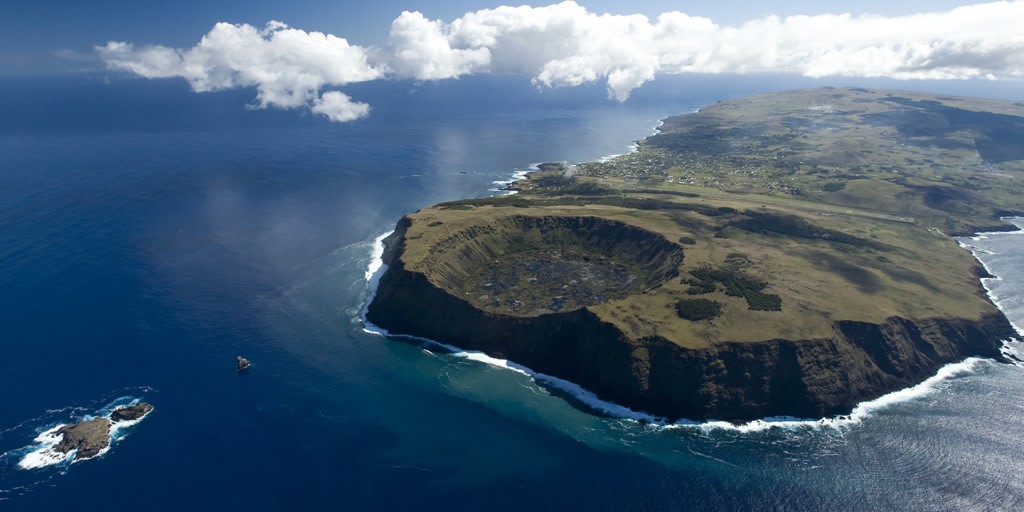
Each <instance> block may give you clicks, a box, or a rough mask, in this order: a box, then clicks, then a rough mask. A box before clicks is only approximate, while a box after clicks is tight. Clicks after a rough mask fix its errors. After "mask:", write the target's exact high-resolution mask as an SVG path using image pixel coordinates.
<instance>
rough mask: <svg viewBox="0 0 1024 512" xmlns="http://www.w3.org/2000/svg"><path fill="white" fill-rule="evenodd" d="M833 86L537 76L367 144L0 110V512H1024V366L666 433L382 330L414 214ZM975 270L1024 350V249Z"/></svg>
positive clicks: (127, 114) (381, 112)
mask: <svg viewBox="0 0 1024 512" xmlns="http://www.w3.org/2000/svg"><path fill="white" fill-rule="evenodd" d="M814 85H842V84H823V83H819V82H811V81H806V80H796V79H782V78H777V77H758V78H755V79H737V78H735V77H732V78H730V77H722V78H699V77H697V78H693V77H691V78H678V79H666V80H659V81H658V82H656V83H653V84H649V85H648V86H645V87H644V88H643V89H640V90H638V91H637V92H636V93H635V94H634V97H633V98H632V99H631V100H630V101H629V102H627V103H624V104H619V103H614V102H609V101H607V99H606V94H605V91H604V90H603V88H601V87H600V86H593V87H583V88H577V89H557V90H543V91H538V90H536V89H535V88H534V87H533V86H531V85H530V84H529V81H528V80H526V79H523V78H519V77H477V78H471V79H466V80H461V81H449V82H439V83H419V84H417V83H405V82H382V83H373V84H362V85H360V86H358V87H353V88H351V89H350V90H347V92H348V93H350V94H351V95H352V96H353V97H355V98H356V99H359V100H362V101H368V102H369V103H370V104H371V105H372V106H373V112H372V115H371V117H370V118H368V119H365V120H361V121H359V122H356V123H352V124H348V125H336V124H330V123H328V122H326V121H325V120H323V119H322V118H318V117H315V116H311V115H308V114H302V113H299V112H282V111H260V110H251V109H245V108H244V105H246V104H248V103H251V102H252V98H253V92H252V91H235V92H227V93H218V94H204V95H196V94H192V93H190V92H188V90H187V88H186V86H185V85H184V84H182V83H178V82H174V81H143V80H125V79H120V78H118V77H104V76H75V77H62V78H45V79H8V80H6V81H2V82H0V180H2V186H0V390H3V395H2V396H3V399H2V400H0V510H8V509H9V510H52V509H58V508H67V507H74V508H75V509H76V510H99V509H105V508H108V507H110V506H112V504H114V503H118V502H122V500H132V501H130V502H129V503H133V504H134V505H132V506H135V507H142V508H144V509H147V510H182V509H200V510H209V509H226V510H240V509H246V510H280V509H295V508H314V507H315V508H326V509H336V510H368V509H374V510H377V509H399V508H409V507H416V509H440V508H444V509H456V510H461V509H481V508H486V509H489V510H512V509H523V508H527V507H529V508H532V509H541V510H554V509H559V510H560V509H569V508H572V509H615V510H665V509H672V510H680V509H692V510H787V509H804V510H821V509H842V510H879V509H892V510H922V509H937V510H1015V509H1020V508H1022V506H1024V446H1022V442H1021V438H1020V433H1021V432H1024V405H1022V403H1021V402H1020V399H1019V397H1020V396H1022V395H1024V373H1022V372H1024V370H1022V369H1021V368H1019V367H1016V366H1012V365H1006V364H998V363H994V362H992V361H988V360H979V359H970V360H968V361H965V362H963V363H960V364H957V365H951V366H949V367H947V368H945V369H944V370H943V371H942V372H940V373H941V375H940V376H938V377H937V378H935V379H932V380H930V381H928V382H926V383H924V384H923V385H921V386H919V387H916V388H914V389H911V390H907V391H905V392H901V393H899V394H896V395H893V396H889V397H884V398H883V399H880V400H878V401H875V402H872V403H869V404H864V405H863V406H862V407H861V408H859V409H858V411H856V412H855V414H853V415H851V417H849V418H840V419H829V420H826V421H786V420H775V421H771V422H763V423H755V424H751V425H746V426H742V427H740V428H735V427H731V426H727V425H721V424H693V425H670V426H666V425H658V424H651V423H647V422H639V421H636V420H635V419H631V417H630V416H631V413H630V412H629V411H622V410H611V411H609V413H595V411H594V410H593V409H590V408H588V407H585V406H583V405H581V404H582V403H584V402H586V401H587V399H586V396H585V395H583V401H582V402H581V399H580V398H579V397H580V396H581V394H582V393H583V391H582V390H578V389H573V388H572V387H571V386H570V385H569V384H567V383H561V382H557V381H551V380H549V379H545V378H544V377H543V376H535V375H534V376H531V375H530V374H529V372H528V371H527V370H525V369H521V368H517V367H515V366H514V365H510V364H503V363H502V362H499V361H493V360H487V358H483V357H480V356H479V355H476V354H466V353H460V352H458V351H454V352H451V351H448V350H442V349H439V348H438V347H437V346H435V345H430V344H427V345H424V344H422V343H417V342H405V341H400V340H391V339H387V338H384V337H381V336H379V335H377V334H373V333H372V332H367V330H366V328H367V326H366V325H364V323H363V322H362V319H361V311H362V308H363V306H364V304H365V301H366V297H367V294H368V275H369V274H371V273H372V272H371V271H372V268H371V267H373V266H374V263H375V260H374V253H375V239H377V238H378V237H379V236H380V235H381V234H383V233H386V232H387V231H389V230H390V229H391V228H392V227H393V226H394V224H395V222H396V221H397V220H398V218H399V217H400V216H401V215H402V214H403V213H406V212H410V211H413V210H415V209H417V208H421V207H423V206H427V205H429V204H432V203H435V202H438V201H443V200H451V199H456V198H461V197H475V196H483V195H488V194H493V193H499V191H498V190H497V189H499V188H500V186H499V185H496V183H497V182H503V181H507V180H508V179H510V177H512V176H513V175H514V174H515V173H516V172H517V171H522V170H525V169H527V168H529V166H530V165H531V164H533V163H537V162H545V161H561V160H569V161H583V160H591V159H596V158H601V157H603V156H607V155H610V154H615V153H622V152H625V151H629V149H630V147H631V143H632V142H633V141H635V140H637V139H639V138H642V137H644V136H646V135H648V134H650V133H652V130H653V128H654V127H655V126H656V125H657V123H658V120H659V119H660V118H663V117H665V116H666V115H671V114H675V113H682V112H687V111H692V110H693V109H695V108H698V107H700V106H702V105H705V104H708V103H711V102H714V101H717V100H719V99H722V98H725V97H735V96H742V95H746V94H751V93H756V92H762V91H769V90H780V89H787V88H794V87H801V86H814ZM855 85H864V84H862V83H858V84H855ZM901 85H904V86H906V85H905V84H901ZM927 87H931V88H934V89H936V90H943V91H947V92H953V93H961V94H962V93H965V92H968V91H963V90H960V89H958V88H963V87H964V86H963V85H962V84H941V83H939V84H927ZM927 87H926V88H927ZM983 92H985V91H983ZM988 94H989V95H1000V94H1001V93H1000V92H999V91H994V92H993V91H989V92H988ZM961 243H962V244H964V245H965V246H966V247H968V248H970V250H973V251H974V252H975V254H976V255H978V257H979V258H981V259H982V261H984V262H985V263H986V265H987V266H988V268H989V269H990V271H991V273H992V274H994V275H996V276H998V278H997V279H993V280H987V281H986V286H987V287H988V288H989V289H990V290H991V292H992V294H993V298H994V300H996V301H997V303H998V304H1000V306H1001V307H1003V308H1004V310H1005V311H1006V312H1007V314H1008V315H1009V316H1010V318H1011V320H1013V321H1015V322H1016V325H1018V326H1021V325H1024V305H1022V298H1024V275H1021V273H1020V272H1021V269H1024V235H1020V234H1014V233H1010V234H986V235H982V236H979V237H975V238H973V239H965V240H962V241H961ZM438 341H440V342H442V343H443V340H438ZM1014 348H1015V345H1014V344H1013V343H1010V344H1008V350H1014ZM236 355H244V356H245V357H247V358H248V359H250V360H251V361H252V363H253V365H252V367H251V368H250V369H249V370H248V371H246V372H243V373H239V372H237V371H236V370H235V366H234V361H235V356H236ZM134 400H146V401H148V402H150V403H152V404H153V405H155V406H156V409H155V410H154V411H153V412H152V413H151V414H149V415H148V416H147V417H146V418H145V419H144V420H142V421H141V422H138V423H137V424H135V425H130V426H125V427H124V428H121V429H119V430H118V432H117V433H116V435H115V441H114V443H113V445H112V447H111V449H110V450H109V451H108V452H107V453H105V454H104V455H103V456H101V457H99V458H96V459H92V460H88V461H83V462H79V463H69V462H68V461H66V460H65V461H60V462H56V463H53V464H47V465H43V464H26V463H25V461H26V460H28V461H32V460H37V459H33V454H38V453H40V450H41V449H42V448H44V447H45V443H46V440H47V432H48V431H51V430H52V429H53V428H54V427H56V426H58V425H61V424H63V423H67V422H69V421H78V420H81V419H83V418H86V417H89V416H100V415H103V414H108V413H109V411H110V410H111V409H112V408H113V407H115V406H117V405H120V404H124V403H131V402H132V401H134ZM590 403H591V405H592V406H596V407H598V408H601V407H605V406H604V405H602V404H600V403H597V402H593V401H591V402H590ZM26 466H28V467H26ZM37 466H41V467H37Z"/></svg>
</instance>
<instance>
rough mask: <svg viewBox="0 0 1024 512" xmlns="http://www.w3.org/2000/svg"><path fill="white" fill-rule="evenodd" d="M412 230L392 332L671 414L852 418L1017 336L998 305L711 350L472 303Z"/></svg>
mask: <svg viewBox="0 0 1024 512" xmlns="http://www.w3.org/2000/svg"><path fill="white" fill-rule="evenodd" d="M411 225H412V220H411V218H409V217H405V218H403V219H402V220H401V221H400V222H399V224H398V226H397V229H396V230H395V232H394V233H393V234H392V235H391V236H390V237H389V238H388V239H387V240H385V244H386V250H385V255H384V258H385V263H386V264H387V265H388V268H387V271H386V272H385V273H384V275H383V276H382V278H381V280H380V283H379V286H378V289H377V293H376V295H375V297H374V299H373V301H372V303H371V304H370V305H369V308H368V312H367V318H368V319H369V320H370V321H371V322H373V323H374V324H376V325H378V326H380V327H383V328H385V329H387V330H388V331H390V332H392V333H394V334H408V335H413V336H418V337H424V338H429V339H433V340H438V341H441V342H444V343H447V344H451V345H455V346H458V347H461V348H464V349H469V350H480V351H483V352H485V353H487V354H489V355H492V356H495V357H500V358H507V359H509V360H511V361H515V362H517V363H520V364H523V365H525V366H527V367H529V368H531V369H533V370H535V371H538V372H541V373H545V374H548V375H552V376H555V377H558V378H562V379H566V380H569V381H571V382H574V383H577V384H580V385H581V386H583V387H585V388H587V389H589V390H591V391H593V392H595V393H597V395H598V396H599V397H601V398H602V399H605V400H609V401H612V402H615V403H619V404H622V405H625V406H628V407H630V408H633V409H636V410H641V411H646V412H649V413H652V414H655V415H658V416H663V417H667V418H671V419H680V418H685V419H694V420H703V419H711V418H714V419H721V420H728V421H746V420H753V419H758V418H764V417H771V416H796V417H822V416H830V415H836V414H844V413H848V412H850V411H851V409H852V408H853V407H854V406H855V405H856V404H857V403H859V402H862V401H864V400H869V399H873V398H877V397H878V396H881V395H883V394H885V393H888V392H891V391H894V390H897V389H901V388H905V387H908V386H910V385H913V384H916V383H918V382H920V381H922V380H924V379H925V378H927V377H929V376H931V375H933V374H934V373H935V372H936V370H937V369H938V368H939V367H941V366H942V365H944V364H947V363H950V362H955V361H959V360H962V359H964V358H966V357H969V356H982V357H992V358H1000V357H1001V356H1000V354H999V346H1000V342H999V341H1000V340H1002V339H1007V338H1009V337H1012V336H1013V335H1014V331H1013V328H1012V327H1011V326H1010V324H1009V322H1008V321H1007V320H1006V319H1005V317H1004V316H1003V315H1002V314H1001V313H999V312H997V311H996V312H991V313H988V314H984V315H982V316H981V317H980V318H979V319H973V320H972V319H964V318H927V319H915V320H910V319H904V318H899V317H890V318H888V319H886V320H885V321H884V322H882V323H870V322H859V321H836V322H834V323H833V332H832V334H831V336H827V337H821V338H815V339H795V340H787V339H766V340H763V341H759V342H731V341H725V342H719V343H715V344H713V345H709V346H705V347H702V348H687V347H683V346H680V345H679V344H677V343H674V342H672V341H669V340H667V339H665V338H664V337H661V336H647V337H641V338H632V337H630V336H629V335H627V334H626V333H624V332H623V331H622V330H620V329H619V328H618V327H616V326H615V325H614V324H613V323H612V322H609V321H606V320H605V319H602V318H601V316H599V315H598V314H596V313H595V312H594V311H592V310H591V309H590V308H589V307H586V306H584V307H580V308H578V309H573V310H570V311H564V312H547V313H541V314H535V315H528V316H523V315H514V314H501V313H496V312H493V311H487V310H485V309H484V308H481V307H478V306H475V305H473V304H472V303H471V302H470V301H469V300H466V299H465V298H462V297H459V296H457V294H455V293H452V292H451V290H449V289H445V286H443V285H438V284H436V283H434V282H432V281H431V279H430V278H428V276H427V275H426V274H425V273H423V272H419V271H414V270H409V269H408V268H406V264H405V262H404V261H403V256H405V255H406V251H407V248H408V246H407V242H408V240H407V234H408V228H409V227H410V226H411ZM478 234H479V233H473V236H477V235H478ZM627 236H628V235H627ZM469 252H471V251H469V250H467V249H465V248H464V247H461V248H460V249H459V253H460V254H463V255H467V254H468V253H469ZM467 257H468V256H467ZM449 263H451V262H450V261H449Z"/></svg>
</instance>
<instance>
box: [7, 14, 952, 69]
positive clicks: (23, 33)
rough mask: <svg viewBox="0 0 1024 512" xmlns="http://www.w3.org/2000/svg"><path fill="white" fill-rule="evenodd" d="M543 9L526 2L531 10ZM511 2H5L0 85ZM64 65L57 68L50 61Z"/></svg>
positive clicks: (351, 35)
mask: <svg viewBox="0 0 1024 512" xmlns="http://www.w3.org/2000/svg"><path fill="white" fill-rule="evenodd" d="M548 3H551V2H532V3H530V5H534V6H541V5H547V4H548ZM579 3H580V4H581V5H583V6H584V7H586V8H587V9H588V10H589V11H591V12H595V13H605V12H608V13H615V14H632V13H639V14H644V15H646V16H648V17H650V18H652V19H653V18H656V17H657V15H658V14H660V13H662V12H666V11H673V10H675V11H682V12H685V13H687V14H690V15H694V16H703V17H708V18H711V20H712V21H714V22H715V23H717V24H719V25H737V24H740V23H742V22H744V21H748V20H751V19H755V18H760V17H763V16H765V15H768V14H776V15H779V16H789V15H795V14H808V15H813V14H822V13H845V12H850V13H853V14H865V13H871V14H882V15H902V14H913V13H916V12H922V11H934V10H948V9H950V8H952V7H955V6H957V5H964V4H966V3H969V2H964V1H952V0H931V1H920V0H910V1H899V2H894V1H891V0H889V1H881V0H866V1H858V2H837V1H829V0H817V1H808V0H791V1H776V2H750V1H746V0H744V1H739V0H718V1H685V0H675V1H668V0H634V1H631V2H622V1H609V0H590V1H588V0H580V2H579ZM503 4H504V5H520V4H521V2H504V3H503V2H499V1H490V2H488V1H480V0H446V1H444V2H439V1H425V0H372V1H345V0H302V1H295V2H283V1H280V0H199V1H196V0H181V1H178V2H144V1H143V2H140V1H138V0H85V1H75V2H68V1H66V0H59V1H55V0H13V1H12V2H10V3H8V4H7V5H6V6H5V7H4V9H3V14H2V16H0V75H28V74H41V73H46V74H50V73H63V72H79V71H81V70H83V69H95V68H96V67H100V66H101V65H100V63H98V61H94V62H92V63H89V62H88V60H87V59H88V58H89V57H94V55H92V48H93V46H95V45H101V44H104V43H106V42H107V41H109V40H117V41H131V42H135V43H137V44H163V45H168V46H172V47H187V46H191V45H193V44H195V43H196V42H197V41H198V40H199V38H200V37H202V35H203V34H205V33H206V32H207V31H209V30H210V28H211V27H212V26H213V25H214V23H216V22H218V21H227V22H230V23H249V24H252V25H256V26H261V25H263V24H265V23H266V22H267V21H270V20H279V21H283V22H285V23H287V24H288V25H290V26H292V27H296V28H300V29H304V30H307V31H321V32H326V33H331V34H334V35H337V36H339V37H345V38H347V39H348V40H349V41H350V42H352V43H355V44H360V45H366V46H371V45H376V44H380V43H381V42H382V41H384V40H385V39H386V37H387V33H388V30H389V28H390V25H391V22H392V21H393V20H394V19H395V18H397V17H398V16H399V14H401V12H402V11H403V10H411V11H420V12H422V13H423V14H424V15H425V16H426V17H427V18H430V19H443V20H452V19H455V18H458V17H460V16H462V15H463V14H464V13H466V12H470V11H475V10H479V9H486V8H493V7H497V6H499V5H503ZM58 52H59V54H60V55H63V56H64V57H65V58H58V57H56V56H55V55H57V54H58Z"/></svg>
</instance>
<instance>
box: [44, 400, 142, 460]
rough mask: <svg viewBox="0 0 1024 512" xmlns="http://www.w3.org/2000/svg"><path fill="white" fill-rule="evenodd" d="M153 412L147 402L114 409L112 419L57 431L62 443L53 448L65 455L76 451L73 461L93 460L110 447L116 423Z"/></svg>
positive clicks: (82, 422) (70, 425)
mask: <svg viewBox="0 0 1024 512" xmlns="http://www.w3.org/2000/svg"><path fill="white" fill-rule="evenodd" d="M152 410H153V406H152V405H150V404H148V403H146V402H139V403H137V404H135V405H131V406H123V407H118V408H117V409H114V411H113V412H111V413H110V418H109V419H108V418H104V417H98V418H93V419H89V420H84V421H80V422H78V423H71V424H69V425H65V426H63V427H61V428H60V429H59V430H57V432H56V435H58V436H60V441H59V442H57V444H56V445H54V446H53V448H52V450H53V451H54V452H59V453H63V454H67V453H70V452H71V451H72V450H75V454H74V458H73V461H74V462H77V461H80V460H85V459H91V458H93V457H95V456H97V455H99V454H100V453H102V452H103V450H105V449H107V447H109V446H110V428H111V426H113V424H115V423H119V422H126V421H135V420H138V419H141V418H142V417H143V416H145V415H146V414H149V412H150V411H152Z"/></svg>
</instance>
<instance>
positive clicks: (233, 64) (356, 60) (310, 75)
mask: <svg viewBox="0 0 1024 512" xmlns="http://www.w3.org/2000/svg"><path fill="white" fill-rule="evenodd" d="M97 51H98V52H99V53H100V56H101V57H102V58H103V60H104V61H106V63H107V66H108V67H109V68H111V69H119V70H125V71H130V72H132V73H135V74H137V75H140V76H144V77H146V78H168V77H181V78H184V79H186V80H188V82H189V84H191V86H192V90H194V91H196V92H208V91H217V90H223V89H233V88H237V87H256V91H257V96H256V101H257V106H258V107H260V108H265V107H279V108H296V107H302V106H308V107H310V108H313V109H314V111H315V112H317V113H322V114H324V115H327V116H328V117H330V118H331V119H332V120H344V121H350V120H352V119H356V118H358V117H361V116H363V115H366V113H367V112H369V107H368V106H366V105H365V104H359V103H352V102H351V101H350V100H349V98H348V96H345V95H344V94H341V93H337V92H336V91H335V92H334V93H332V92H327V93H324V94H323V95H321V93H320V91H321V90H322V89H323V88H324V87H327V86H342V85H345V84H349V83H354V82H363V81H367V80H373V79H375V78H379V77H381V76H382V73H381V71H380V70H378V69H377V68H376V67H374V66H373V65H371V64H370V63H369V61H368V57H367V51H366V49H364V48H362V47H359V46H353V45H350V44H348V42H347V41H346V40H345V39H342V38H340V37H336V36H333V35H330V34H323V33H320V32H305V31H303V30H298V29H293V28H288V27H287V26H286V25H284V24H283V23H279V22H275V21H272V22H270V23H268V24H267V26H266V28H265V29H263V30H258V29H257V28H255V27H253V26H251V25H245V24H242V25H232V24H230V23H218V24H216V25H215V26H214V27H213V29H212V30H210V32H209V33H207V34H206V35H205V36H203V38H202V40H201V41H199V43H198V44H196V45H195V46H194V47H192V48H190V49H188V50H179V49H175V48H168V47H166V46H145V47H142V48H136V47H135V46H133V45H132V44H129V43H123V42H114V41H111V42H109V43H107V44H106V45H105V46H101V47H97ZM353 116H355V117H353Z"/></svg>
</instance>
